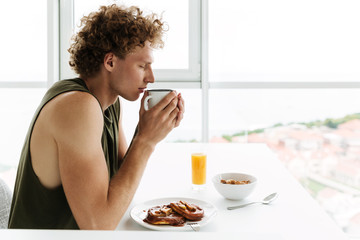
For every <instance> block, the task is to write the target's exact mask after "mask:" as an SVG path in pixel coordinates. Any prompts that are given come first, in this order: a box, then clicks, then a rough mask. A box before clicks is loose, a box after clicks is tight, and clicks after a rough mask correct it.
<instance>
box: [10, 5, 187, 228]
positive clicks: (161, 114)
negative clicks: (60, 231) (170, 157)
mask: <svg viewBox="0 0 360 240" xmlns="http://www.w3.org/2000/svg"><path fill="white" fill-rule="evenodd" d="M82 24H83V27H82V29H81V30H80V31H79V33H78V34H77V35H76V36H75V38H74V43H73V44H72V45H71V47H70V49H69V52H70V54H71V60H70V65H71V66H72V67H73V69H74V70H75V71H76V72H77V73H78V74H79V76H80V78H76V79H69V80H62V81H59V82H57V83H55V84H54V86H53V87H51V88H50V89H49V90H48V92H47V93H46V95H45V96H44V99H43V101H42V103H41V104H40V106H39V108H38V110H37V111H36V113H35V116H34V119H33V121H32V123H31V125H30V128H29V132H28V135H27V137H26V141H25V145H24V148H23V151H22V154H21V159H20V163H19V168H18V174H17V179H16V184H15V190H14V196H13V202H12V206H11V213H10V220H9V228H50V229H54V228H74V229H77V228H80V229H115V228H116V226H117V224H118V223H119V221H120V219H121V217H122V216H123V215H124V213H125V211H126V209H127V208H128V206H129V204H130V202H131V200H132V198H133V195H134V194H135V191H136V188H137V186H138V184H139V182H140V179H141V176H142V174H143V171H144V169H145V167H146V163H147V161H148V159H149V157H150V155H151V153H152V152H153V151H154V148H155V146H156V144H157V143H158V142H159V141H161V140H162V139H163V138H164V137H166V135H167V134H168V133H169V132H170V131H171V130H172V129H173V128H175V127H177V126H179V124H180V121H181V119H182V118H183V113H184V101H183V99H182V98H181V95H180V94H179V95H177V94H176V93H175V92H172V93H169V94H168V95H167V96H166V97H165V98H164V99H163V100H162V101H161V102H159V104H158V105H156V106H154V107H153V108H151V109H150V110H149V111H145V110H144V99H145V97H146V96H147V92H146V91H145V89H146V87H147V84H148V83H153V82H154V75H153V72H152V68H151V63H152V62H153V56H152V49H153V48H156V47H162V45H163V42H162V40H161V37H162V34H163V32H164V26H163V23H162V22H161V20H159V19H158V18H157V16H156V15H154V14H152V15H149V16H143V15H142V12H141V11H140V10H139V9H138V8H135V7H131V8H125V7H119V6H116V5H111V6H108V7H105V6H103V7H101V8H100V10H99V11H98V12H94V13H91V14H90V15H89V16H87V17H84V18H83V19H82ZM141 93H144V95H143V98H142V100H141V107H140V112H139V123H138V127H137V131H136V134H135V135H134V138H133V139H132V143H131V144H130V147H129V148H128V147H127V144H126V140H125V136H124V132H123V127H122V123H121V117H122V115H121V108H120V106H121V104H120V100H119V96H120V97H122V98H125V99H127V100H130V101H135V100H136V99H138V98H139V97H140V95H141Z"/></svg>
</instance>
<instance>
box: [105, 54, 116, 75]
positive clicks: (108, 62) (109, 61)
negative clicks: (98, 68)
mask: <svg viewBox="0 0 360 240" xmlns="http://www.w3.org/2000/svg"><path fill="white" fill-rule="evenodd" d="M114 60H115V55H114V54H113V53H111V52H110V53H107V54H106V55H105V57H104V67H105V69H106V70H108V71H109V72H112V70H113V68H114Z"/></svg>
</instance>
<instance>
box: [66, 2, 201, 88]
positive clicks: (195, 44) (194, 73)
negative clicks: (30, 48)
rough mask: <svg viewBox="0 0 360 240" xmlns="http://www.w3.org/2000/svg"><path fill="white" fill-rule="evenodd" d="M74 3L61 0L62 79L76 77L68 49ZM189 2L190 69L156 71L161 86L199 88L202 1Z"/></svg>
mask: <svg viewBox="0 0 360 240" xmlns="http://www.w3.org/2000/svg"><path fill="white" fill-rule="evenodd" d="M74 1H76V0H60V59H61V61H60V78H61V79H67V78H73V77H75V76H76V75H75V74H74V73H73V71H72V70H71V68H70V67H69V64H68V61H67V59H69V53H68V52H67V48H68V45H69V42H70V38H71V36H72V35H73V33H74V28H75V27H74V21H75V20H74ZM188 2H189V49H188V51H189V54H188V55H189V59H188V61H189V69H155V70H154V75H155V76H156V79H157V80H156V81H157V83H159V84H161V85H167V86H168V84H170V85H172V86H179V83H180V85H181V86H182V85H183V84H184V83H187V84H185V85H187V87H191V88H193V87H199V86H200V85H199V83H200V81H201V74H200V73H201V69H200V68H201V62H200V52H201V51H200V37H201V34H200V29H201V21H200V16H199V15H198V14H197V13H199V11H200V9H201V4H200V3H201V0H188Z"/></svg>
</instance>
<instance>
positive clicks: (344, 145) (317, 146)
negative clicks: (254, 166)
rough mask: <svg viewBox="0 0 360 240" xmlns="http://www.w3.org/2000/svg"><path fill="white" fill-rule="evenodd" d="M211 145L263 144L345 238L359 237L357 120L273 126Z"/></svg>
mask: <svg viewBox="0 0 360 240" xmlns="http://www.w3.org/2000/svg"><path fill="white" fill-rule="evenodd" d="M211 142H248V143H266V144H267V145H268V146H269V147H270V149H272V150H273V151H274V152H275V153H276V155H277V156H278V158H279V160H280V161H281V162H282V163H283V164H284V165H285V166H286V167H287V169H288V170H289V171H290V172H291V173H292V174H293V175H294V177H295V178H297V179H298V181H299V182H300V183H301V184H302V185H303V186H304V187H305V189H307V191H308V192H309V193H310V194H311V195H312V196H313V197H314V198H315V199H316V200H317V201H318V203H319V204H320V205H321V206H322V207H323V208H324V210H325V211H326V212H327V213H328V214H329V215H330V216H331V217H332V218H333V219H334V220H335V222H336V223H337V224H338V225H339V226H340V227H341V228H342V229H343V231H344V232H346V233H348V234H349V235H360V114H352V115H348V116H346V117H344V118H341V119H326V120H325V121H317V122H311V123H291V124H288V125H286V126H285V125H281V124H278V125H275V126H273V127H269V128H265V129H257V130H254V131H251V132H242V133H238V134H234V135H232V136H229V135H224V136H222V137H214V138H212V139H211Z"/></svg>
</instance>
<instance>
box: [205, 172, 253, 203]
mask: <svg viewBox="0 0 360 240" xmlns="http://www.w3.org/2000/svg"><path fill="white" fill-rule="evenodd" d="M221 179H224V180H229V179H234V180H236V181H246V180H250V183H248V184H240V185H236V184H224V183H221V182H220V181H221ZM212 182H213V184H214V186H215V189H216V190H217V191H218V192H219V193H220V194H221V195H222V196H223V197H224V198H227V199H230V200H241V199H243V198H246V197H247V196H249V195H250V193H252V192H253V191H254V189H255V186H256V183H257V179H256V177H254V176H252V175H249V174H245V173H220V174H217V175H215V176H214V177H213V178H212Z"/></svg>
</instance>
